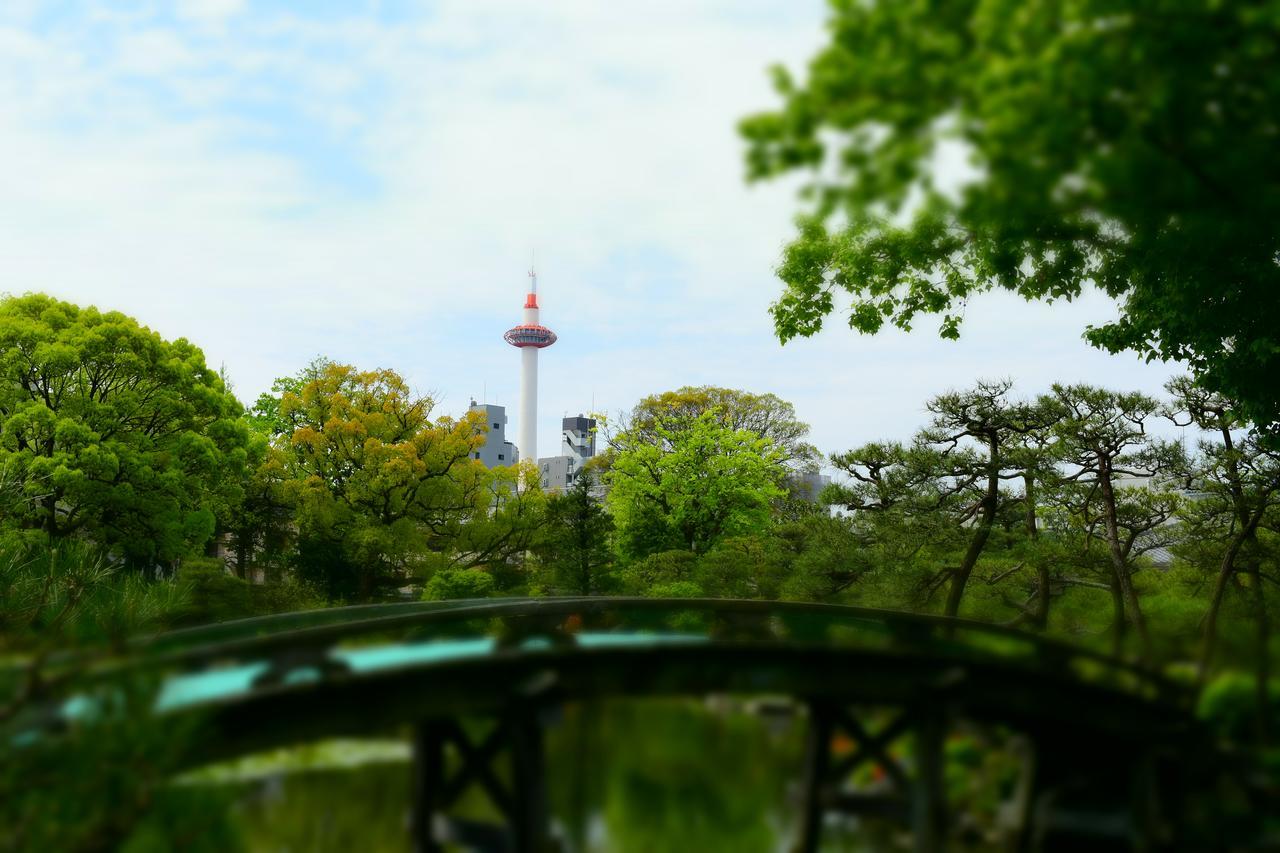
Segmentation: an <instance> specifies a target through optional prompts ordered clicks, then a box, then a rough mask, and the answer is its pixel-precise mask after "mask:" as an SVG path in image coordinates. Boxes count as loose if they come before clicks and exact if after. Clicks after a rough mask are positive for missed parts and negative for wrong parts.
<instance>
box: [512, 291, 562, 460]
mask: <svg viewBox="0 0 1280 853" xmlns="http://www.w3.org/2000/svg"><path fill="white" fill-rule="evenodd" d="M502 337H503V339H504V340H505V341H506V342H507V343H509V344H511V345H512V346H513V347H518V348H519V349H520V433H519V434H520V441H519V445H518V448H517V449H518V450H519V451H520V458H521V459H532V460H533V461H534V462H535V463H536V462H537V461H538V350H540V349H543V348H544V347H549V346H551V345H552V344H554V343H555V342H556V333H555V332H553V331H551V330H550V329H548V328H547V327H546V326H541V325H538V274H537V273H536V272H534V271H533V270H529V293H528V295H526V296H525V298H524V322H523V323H521V324H520V325H519V326H516V327H514V328H512V329H508V330H507V333H506V334H505V335H503V336H502Z"/></svg>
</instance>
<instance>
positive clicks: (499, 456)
mask: <svg viewBox="0 0 1280 853" xmlns="http://www.w3.org/2000/svg"><path fill="white" fill-rule="evenodd" d="M498 458H499V459H506V458H507V457H505V456H503V455H502V454H501V453H499V454H498Z"/></svg>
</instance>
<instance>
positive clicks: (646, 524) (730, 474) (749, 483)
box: [606, 411, 784, 557]
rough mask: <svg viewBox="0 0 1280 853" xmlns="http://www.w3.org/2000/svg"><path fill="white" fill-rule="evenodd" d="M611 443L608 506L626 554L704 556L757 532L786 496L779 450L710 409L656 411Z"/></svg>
mask: <svg viewBox="0 0 1280 853" xmlns="http://www.w3.org/2000/svg"><path fill="white" fill-rule="evenodd" d="M611 445H612V447H611V450H612V452H613V458H612V460H611V462H610V466H609V470H608V473H607V474H606V477H607V482H608V484H609V499H608V500H609V508H610V510H611V511H612V513H613V516H614V519H615V521H616V522H617V525H618V531H619V536H620V538H621V545H622V548H623V550H624V551H625V552H626V553H627V554H628V555H631V556H638V557H642V556H645V555H647V554H653V553H657V552H660V551H666V550H672V549H679V548H683V549H686V550H690V551H694V552H698V553H702V552H705V551H706V550H708V549H709V548H710V547H711V546H712V545H714V544H715V543H716V541H718V540H719V539H720V538H721V537H723V536H733V535H739V534H746V533H751V532H754V531H758V530H761V529H763V528H764V527H765V526H766V525H767V524H768V522H769V518H770V506H771V503H772V502H773V501H774V500H775V499H777V498H779V497H781V496H782V495H783V490H782V488H781V482H782V477H783V474H784V468H783V467H782V465H781V461H782V452H781V451H780V450H778V449H777V448H776V447H775V446H774V445H773V443H772V442H771V441H770V440H769V439H768V438H765V437H762V436H760V435H758V434H756V433H753V432H750V431H748V430H745V429H732V428H731V427H728V426H726V425H724V424H723V423H722V422H721V420H720V418H719V417H718V416H717V414H716V412H714V411H705V412H702V413H701V414H698V415H695V416H687V415H682V414H659V415H657V416H655V417H654V418H653V419H652V420H650V421H648V422H646V424H645V426H644V428H643V429H642V430H639V431H634V432H633V431H623V432H621V433H619V434H617V435H616V436H614V437H613V438H612V440H611Z"/></svg>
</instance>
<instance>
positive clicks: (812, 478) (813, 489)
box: [787, 471, 831, 503]
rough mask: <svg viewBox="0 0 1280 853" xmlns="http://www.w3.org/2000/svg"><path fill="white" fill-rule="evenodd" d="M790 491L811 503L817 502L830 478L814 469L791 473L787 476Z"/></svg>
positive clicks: (829, 482) (829, 483)
mask: <svg viewBox="0 0 1280 853" xmlns="http://www.w3.org/2000/svg"><path fill="white" fill-rule="evenodd" d="M787 481H788V483H787V485H788V487H789V490H790V492H791V493H792V494H793V495H795V496H796V497H798V498H802V499H803V500H806V501H811V502H813V503H817V502H818V497H819V496H820V495H821V494H822V490H823V489H825V488H826V487H827V486H829V485H831V478H830V477H828V476H827V475H826V474H819V473H817V472H816V471H806V472H801V473H796V474H791V475H790V476H788V477H787Z"/></svg>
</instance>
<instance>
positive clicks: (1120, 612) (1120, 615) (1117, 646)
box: [1108, 572, 1128, 657]
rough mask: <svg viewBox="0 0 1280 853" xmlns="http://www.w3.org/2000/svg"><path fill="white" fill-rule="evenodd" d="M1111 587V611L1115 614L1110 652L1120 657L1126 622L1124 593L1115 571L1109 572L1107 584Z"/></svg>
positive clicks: (1122, 652) (1122, 651)
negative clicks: (1109, 578) (1109, 580)
mask: <svg viewBox="0 0 1280 853" xmlns="http://www.w3.org/2000/svg"><path fill="white" fill-rule="evenodd" d="M1108 586H1109V587H1110V589H1111V612H1112V613H1113V614H1115V616H1114V619H1115V621H1114V622H1113V623H1112V625H1111V654H1112V655H1113V656H1115V657H1120V656H1121V655H1123V654H1124V635H1125V633H1126V631H1125V629H1126V628H1127V627H1128V622H1127V621H1126V620H1125V617H1124V593H1123V592H1122V591H1121V589H1120V578H1118V577H1116V573H1115V572H1112V573H1111V583H1110V584H1108Z"/></svg>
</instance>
